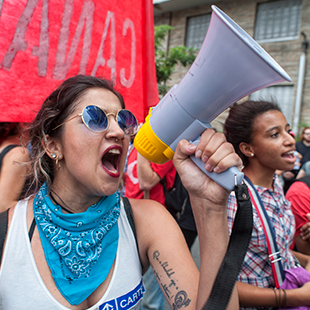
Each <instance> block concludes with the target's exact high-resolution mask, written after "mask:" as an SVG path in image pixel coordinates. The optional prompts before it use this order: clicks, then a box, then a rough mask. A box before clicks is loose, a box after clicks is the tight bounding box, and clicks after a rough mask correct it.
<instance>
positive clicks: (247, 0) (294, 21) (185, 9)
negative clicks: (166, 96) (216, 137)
mask: <svg viewBox="0 0 310 310" xmlns="http://www.w3.org/2000/svg"><path fill="white" fill-rule="evenodd" d="M153 4H154V20H155V25H159V24H168V25H171V26H172V27H173V30H172V31H171V32H170V35H169V38H167V47H168V48H169V47H173V46H177V45H186V46H188V47H190V46H193V47H196V48H198V49H199V48H200V47H201V45H202V43H203V39H204V37H205V35H206V32H207V28H208V25H209V21H210V18H211V13H212V9H211V5H212V4H214V5H216V6H217V7H219V8H220V9H221V10H222V11H224V12H225V13H226V14H227V15H228V16H229V17H230V18H232V19H233V20H234V21H235V22H236V23H237V24H238V25H239V26H240V27H242V28H243V29H244V30H245V31H246V32H247V33H248V34H249V35H250V36H251V37H253V38H254V39H255V40H256V41H257V42H258V43H259V44H260V45H261V46H262V47H263V48H264V49H265V50H266V51H267V52H268V53H269V54H270V55H271V56H272V57H273V58H274V59H275V60H276V61H277V62H278V63H279V64H280V65H281V67H282V68H283V69H284V70H285V71H286V72H287V73H288V74H289V76H290V77H291V79H292V81H291V82H282V83H280V84H278V85H274V86H271V87H268V88H265V89H263V90H261V91H259V92H257V93H254V94H252V95H251V98H253V99H257V98H264V99H267V100H268V99H271V98H274V99H276V101H277V102H278V104H279V105H280V107H281V109H282V111H283V112H284V114H285V116H286V118H287V120H288V122H289V123H290V124H291V126H292V128H293V129H294V130H295V131H297V130H298V131H299V130H300V128H301V127H302V126H305V125H308V126H309V125H310V70H309V68H310V67H309V66H310V59H309V53H307V43H308V41H307V40H310V19H309V16H310V0H280V1H264V0H261V1H259V2H258V1H255V0H240V1H237V0H222V1H209V0H153ZM188 69H189V67H188V68H183V67H178V68H177V69H176V71H175V72H174V73H173V76H172V80H171V81H170V83H169V85H170V86H172V85H174V84H177V83H179V82H180V81H181V79H182V78H183V76H184V75H185V74H186V72H187V71H188ZM226 113H227V111H224V112H223V113H222V114H221V115H220V116H219V117H218V118H217V119H215V120H214V121H213V122H212V125H213V126H214V127H215V128H217V129H218V130H222V126H221V122H223V120H224V119H225V115H227V114H226Z"/></svg>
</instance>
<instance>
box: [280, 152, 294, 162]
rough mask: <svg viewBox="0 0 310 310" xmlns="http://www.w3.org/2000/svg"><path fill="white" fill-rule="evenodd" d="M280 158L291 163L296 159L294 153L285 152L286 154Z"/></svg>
mask: <svg viewBox="0 0 310 310" xmlns="http://www.w3.org/2000/svg"><path fill="white" fill-rule="evenodd" d="M282 157H284V158H287V159H289V160H290V161H292V162H295V160H296V157H295V155H294V151H289V152H286V153H284V154H282Z"/></svg>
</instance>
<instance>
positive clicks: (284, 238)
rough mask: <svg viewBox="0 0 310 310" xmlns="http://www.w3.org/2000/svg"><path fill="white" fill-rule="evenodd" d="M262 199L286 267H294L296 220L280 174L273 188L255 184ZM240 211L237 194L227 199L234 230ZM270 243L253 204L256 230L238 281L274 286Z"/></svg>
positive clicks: (230, 224) (231, 224)
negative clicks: (293, 245)
mask: <svg viewBox="0 0 310 310" xmlns="http://www.w3.org/2000/svg"><path fill="white" fill-rule="evenodd" d="M255 188H256V190H257V192H258V194H259V195H260V197H261V200H262V201H263V204H264V206H265V209H266V211H267V214H268V216H269V219H270V221H271V223H272V225H273V227H274V228H275V235H276V241H277V245H278V248H279V251H280V252H281V256H282V264H283V268H284V269H289V268H292V267H294V257H293V255H292V253H291V251H290V250H289V247H290V245H291V243H292V241H293V238H294V233H295V220H294V215H293V213H292V211H291V207H290V202H289V201H287V200H286V199H285V198H284V193H283V189H282V186H281V184H280V181H279V179H278V177H276V176H275V177H274V190H271V189H269V188H265V187H260V186H255ZM236 211H237V201H236V197H235V193H234V192H232V193H231V194H230V196H229V199H228V205H227V219H228V228H229V232H230V233H231V230H232V226H233V222H234V217H235V214H236ZM268 255H269V254H268V248H267V242H266V238H265V234H264V230H263V226H262V224H261V222H260V220H259V217H258V214H257V212H256V209H255V208H254V207H253V231H252V237H251V241H250V245H249V248H248V251H247V253H246V256H245V259H244V262H243V265H242V270H241V272H240V274H239V277H238V280H239V281H241V282H245V283H249V284H252V285H255V286H259V287H274V286H275V283H274V278H273V275H272V269H271V263H270V261H269V257H268ZM240 309H269V308H240Z"/></svg>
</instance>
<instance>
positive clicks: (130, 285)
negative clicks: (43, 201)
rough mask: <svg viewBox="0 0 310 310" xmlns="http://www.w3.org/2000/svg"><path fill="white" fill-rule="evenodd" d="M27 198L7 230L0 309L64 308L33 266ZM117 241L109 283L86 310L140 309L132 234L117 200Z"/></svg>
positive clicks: (140, 285) (138, 265) (138, 269)
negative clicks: (118, 212)
mask: <svg viewBox="0 0 310 310" xmlns="http://www.w3.org/2000/svg"><path fill="white" fill-rule="evenodd" d="M27 204H28V199H25V200H22V201H20V202H18V204H17V205H16V208H15V211H14V215H13V219H12V222H11V225H10V228H9V231H8V235H7V242H6V246H5V249H4V253H3V259H2V264H1V268H0V309H1V310H18V309H31V310H58V309H62V310H68V309H69V308H67V307H65V306H63V305H62V304H60V303H59V302H58V301H57V300H56V299H55V298H54V297H53V296H52V294H51V293H50V292H49V291H48V290H47V288H46V286H45V285H44V282H43V280H42V278H41V276H40V274H39V271H38V269H37V266H36V263H35V260H34V257H33V254H32V251H31V245H30V241H29V237H28V231H27V218H26V214H27ZM118 227H119V244H118V249H117V254H116V262H115V269H114V272H113V276H112V279H111V282H110V284H109V286H108V288H107V290H106V292H105V293H104V295H103V296H102V298H101V299H100V300H99V301H98V302H97V304H95V305H94V306H92V307H90V308H88V309H87V310H112V309H117V310H127V309H140V305H141V301H142V295H143V292H144V287H143V283H142V268H141V263H140V259H139V255H138V251H137V245H136V241H135V237H134V234H133V232H132V229H131V227H130V225H129V223H128V220H127V216H126V213H125V210H124V205H123V203H121V212H120V217H119V220H118Z"/></svg>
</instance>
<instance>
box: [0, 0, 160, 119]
mask: <svg viewBox="0 0 310 310" xmlns="http://www.w3.org/2000/svg"><path fill="white" fill-rule="evenodd" d="M76 74H87V75H94V76H102V77H105V78H108V79H112V80H113V81H114V82H115V85H116V88H117V89H118V90H119V91H120V92H121V93H122V95H123V96H124V99H125V103H126V108H127V109H129V110H131V111H132V112H133V113H135V115H136V117H137V118H138V120H139V121H143V120H144V117H145V115H146V113H147V110H148V107H149V106H152V105H155V104H156V103H157V102H158V92H157V84H156V73H155V63H154V25H153V5H152V0H122V1H119V0H109V1H102V0H4V1H0V109H1V113H0V121H2V122H3V121H6V122H8V121H14V122H29V121H31V120H32V119H33V118H34V117H35V115H36V113H37V111H38V110H39V109H40V106H41V104H42V102H43V101H44V99H45V98H46V97H47V96H48V95H49V94H50V93H51V92H52V91H53V90H54V89H55V88H57V86H58V85H59V84H60V83H61V82H62V81H63V80H64V79H66V78H68V77H70V76H73V75H76Z"/></svg>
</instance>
